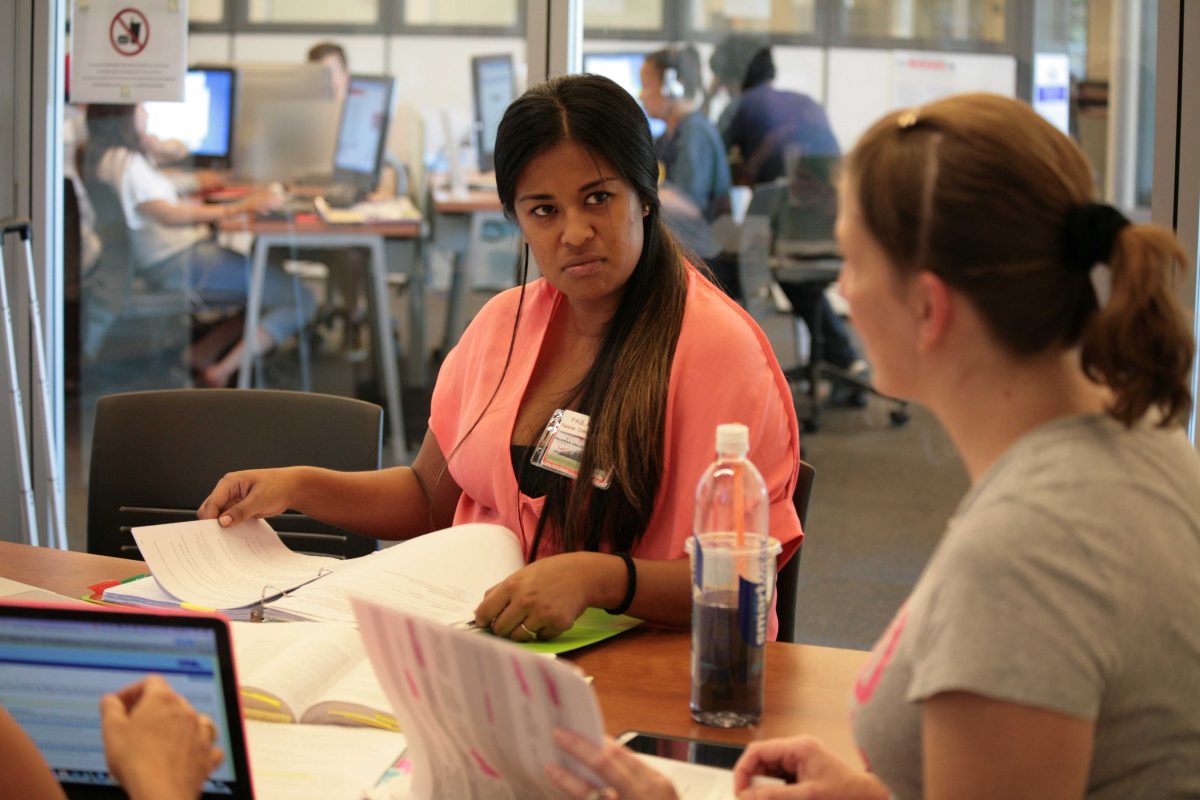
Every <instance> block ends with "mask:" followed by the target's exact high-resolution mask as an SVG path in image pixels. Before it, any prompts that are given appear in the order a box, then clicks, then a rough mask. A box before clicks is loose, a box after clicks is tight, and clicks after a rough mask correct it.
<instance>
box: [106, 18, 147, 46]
mask: <svg viewBox="0 0 1200 800" xmlns="http://www.w3.org/2000/svg"><path fill="white" fill-rule="evenodd" d="M108 39H109V41H111V42H112V46H113V49H114V50H116V51H117V52H118V53H120V54H121V55H123V56H136V55H137V54H138V53H140V52H142V51H143V50H145V49H146V43H147V42H149V41H150V23H149V22H148V21H147V20H146V15H145V14H143V13H142V12H140V11H138V10H137V9H136V8H126V9H124V10H123V11H118V12H117V15H116V16H115V17H113V21H112V24H111V25H109V26H108Z"/></svg>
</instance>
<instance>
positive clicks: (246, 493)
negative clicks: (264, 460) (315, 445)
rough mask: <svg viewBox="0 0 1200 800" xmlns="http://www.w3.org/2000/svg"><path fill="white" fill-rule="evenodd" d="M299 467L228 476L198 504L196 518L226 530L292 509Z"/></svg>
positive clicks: (251, 471) (248, 471)
mask: <svg viewBox="0 0 1200 800" xmlns="http://www.w3.org/2000/svg"><path fill="white" fill-rule="evenodd" d="M300 469H301V468H300V467H282V468H279V469H248V470H244V471H242V472H230V473H229V474H227V475H226V476H225V477H223V478H221V480H220V481H218V482H217V485H216V487H214V488H213V490H212V492H211V493H210V494H209V495H208V497H207V498H205V500H204V502H203V503H201V504H200V508H199V510H197V512H196V516H197V517H199V518H200V519H215V520H217V521H219V522H220V523H221V527H223V528H228V527H229V526H230V525H236V524H238V523H239V522H241V521H242V520H246V519H261V518H263V517H274V516H277V515H279V514H282V513H283V512H284V511H287V510H288V509H289V508H292V507H293V506H292V503H293V501H294V498H295V497H296V496H297V494H298V492H297V484H298V482H299V474H300Z"/></svg>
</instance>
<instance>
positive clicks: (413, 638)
mask: <svg viewBox="0 0 1200 800" xmlns="http://www.w3.org/2000/svg"><path fill="white" fill-rule="evenodd" d="M408 641H409V643H410V644H411V645H412V649H413V655H415V656H416V657H417V663H418V664H420V665H421V669H425V653H424V652H422V651H421V640H420V639H418V638H417V629H416V627H414V626H413V624H412V620H411V619H410V620H409V621H408Z"/></svg>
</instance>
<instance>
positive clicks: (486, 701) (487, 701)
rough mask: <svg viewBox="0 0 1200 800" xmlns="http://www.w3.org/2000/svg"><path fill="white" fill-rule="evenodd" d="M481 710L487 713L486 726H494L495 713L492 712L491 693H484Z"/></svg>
mask: <svg viewBox="0 0 1200 800" xmlns="http://www.w3.org/2000/svg"><path fill="white" fill-rule="evenodd" d="M483 708H484V710H485V711H487V719H488V724H489V725H492V726H495V724H496V712H495V711H493V710H492V693H491V692H484V695H483Z"/></svg>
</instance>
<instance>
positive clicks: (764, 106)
mask: <svg viewBox="0 0 1200 800" xmlns="http://www.w3.org/2000/svg"><path fill="white" fill-rule="evenodd" d="M760 42H761V40H760V39H759V38H758V37H755V36H753V35H748V34H731V35H730V36H728V37H726V38H725V39H723V40H722V41H721V42H719V43H718V45H717V47H716V48H715V49H714V50H713V54H712V56H711V57H710V58H709V66H710V67H711V68H712V70H713V75H714V81H715V82H716V85H717V86H719V87H721V88H723V89H724V90H726V91H728V92H729V95H730V104H729V106H727V108H726V112H727V113H725V114H722V117H721V119H722V120H723V121H724V127H723V128H722V129H721V135H722V137H723V139H724V141H725V145H726V147H728V148H729V151H730V153H729V158H730V160H731V162H733V164H734V174H735V179H736V182H737V183H739V184H743V185H749V186H754V185H756V184H763V183H770V182H771V181H774V180H776V179H777V178H782V177H786V178H787V179H788V182H789V184H790V186H789V190H790V192H789V194H790V199H789V202H790V203H792V204H793V210H794V209H795V207H796V206H802V207H803V208H804V209H805V211H804V212H803V213H804V215H805V216H806V217H808V219H807V220H806V228H807V229H809V230H820V228H821V225H822V224H825V223H826V221H827V222H828V226H829V230H830V232H832V219H833V216H834V215H836V209H837V200H836V192H835V190H834V188H833V186H832V183H831V176H832V175H833V174H834V173H835V172H836V168H837V164H838V162H839V161H840V159H841V149H840V148H839V147H838V143H837V137H836V136H834V134H833V129H832V128H831V127H830V125H829V120H828V119H827V118H826V116H825V112H824V110H823V109H822V108H821V106H820V105H818V104H817V103H816V102H815V101H814V100H812V99H811V98H809V97H807V96H806V95H802V94H800V93H798V92H791V91H783V90H779V89H776V88H775V87H774V86H773V85H772V83H771V82H772V81H773V80H774V79H775V62H774V59H773V57H772V55H771V48H770V47H769V46H768V45H765V44H759V43H760ZM756 44H758V45H759V46H758V49H757V50H753V49H752V48H753V47H755V45H756ZM780 288H781V289H783V293H784V295H786V296H787V298H788V301H789V302H790V303H791V305H792V308H793V309H794V310H795V312H796V314H798V315H799V316H800V317H801V318H802V319H803V320H804V322H805V324H806V325H807V326H808V328H809V330H810V331H814V330H816V329H817V327H818V325H819V326H820V333H821V344H822V352H821V353H820V357H821V359H822V360H823V361H824V362H825V363H827V364H829V365H832V366H834V367H838V368H840V369H841V370H843V371H844V372H845V373H846V374H848V375H850V376H852V377H854V378H857V379H859V380H865V379H867V378H868V377H869V366H868V364H867V362H866V361H865V360H864V359H863V358H862V355H861V354H860V353H859V351H858V348H857V347H856V346H855V344H854V340H853V338H852V337H851V335H850V332H849V330H848V329H847V327H846V324H845V322H844V321H843V320H842V318H841V316H840V315H839V314H838V313H837V312H836V311H835V310H834V308H833V306H832V305H830V303H829V301H828V299H826V297H825V295H824V291H823V289H824V287H823V286H821V285H818V284H803V283H789V282H786V281H781V282H780ZM731 289H732V291H733V293H734V297H739V298H740V297H741V292H740V285H736V284H734V285H732V286H731ZM831 400H832V401H833V402H835V403H840V404H846V405H865V404H866V402H867V398H866V395H865V394H863V393H862V392H861V391H859V390H858V389H856V388H854V387H851V386H842V385H839V386H835V387H834V390H833V394H832V395H831Z"/></svg>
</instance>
